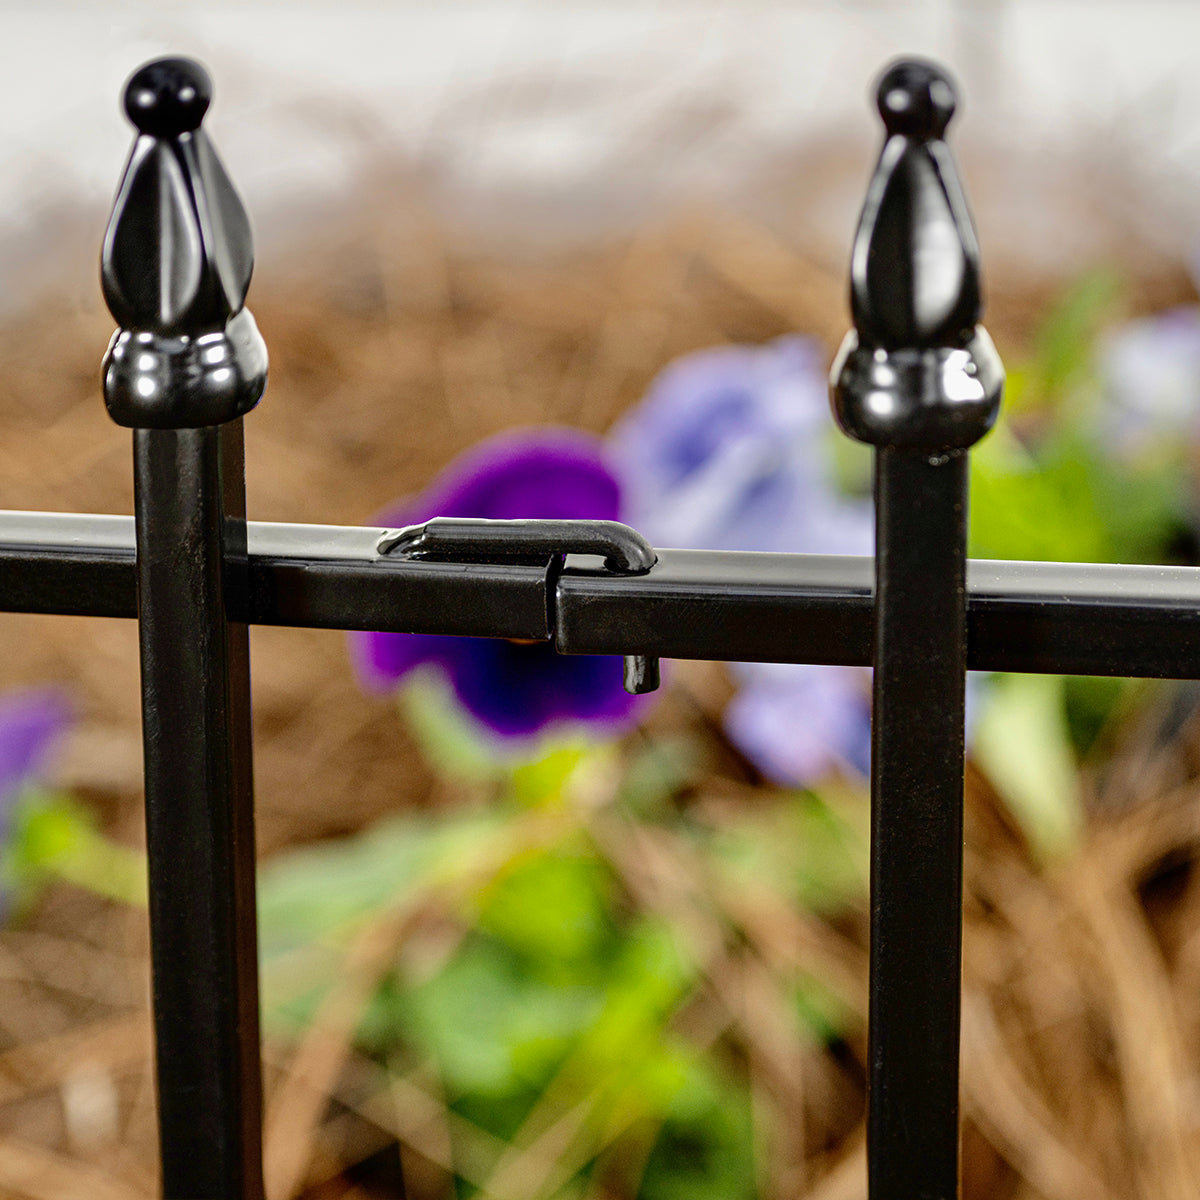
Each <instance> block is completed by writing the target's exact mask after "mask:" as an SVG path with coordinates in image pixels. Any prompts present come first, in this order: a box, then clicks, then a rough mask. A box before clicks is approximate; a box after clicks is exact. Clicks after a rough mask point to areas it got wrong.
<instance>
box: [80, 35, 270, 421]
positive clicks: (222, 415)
mask: <svg viewBox="0 0 1200 1200" xmlns="http://www.w3.org/2000/svg"><path fill="white" fill-rule="evenodd" d="M211 99H212V83H211V81H210V79H209V76H208V72H207V71H206V70H205V69H204V68H203V67H202V66H201V65H200V64H199V63H197V62H193V61H192V60H191V59H187V58H160V59H155V60H154V61H153V62H149V63H146V64H145V65H144V66H142V67H141V68H139V69H138V70H137V71H136V72H134V74H133V75H132V76H131V77H130V79H129V82H128V83H127V84H126V87H125V111H126V113H127V114H128V116H129V119H130V120H131V121H132V122H133V124H134V125H135V126H136V128H137V130H138V136H137V138H136V140H135V141H134V144H133V149H132V151H131V152H130V155H129V161H128V163H127V164H126V167H125V174H124V176H123V177H122V179H121V183H120V186H119V187H118V189H117V198H116V201H115V202H114V205H113V213H112V217H111V218H110V220H109V224H108V230H107V232H106V233H105V237H104V250H103V253H102V256H101V272H100V275H101V283H102V285H103V288H104V298H105V300H106V301H107V303H108V307H109V309H110V311H111V312H112V314H113V316H114V317H115V318H116V319H117V322H118V324H119V325H120V326H121V329H120V330H119V331H118V334H117V336H116V337H115V338H114V340H113V343H112V345H111V346H110V347H109V352H108V355H107V356H106V358H105V365H104V393H105V401H106V403H107V405H108V409H109V413H110V414H111V415H112V417H113V419H114V420H115V421H117V422H118V423H119V424H122V425H131V426H134V427H140V428H152V427H169V428H190V427H198V426H201V425H214V424H219V423H221V422H223V421H228V420H231V419H233V417H236V416H239V415H241V414H242V413H245V412H248V411H249V410H250V409H251V408H253V407H254V405H255V404H256V403H257V402H258V399H259V397H260V396H261V395H262V391H263V387H264V386H265V384H266V374H267V357H266V347H265V346H264V345H263V342H262V338H261V337H260V336H259V333H258V330H257V328H256V327H255V324H254V319H253V318H252V317H251V316H250V314H249V313H248V312H247V311H246V309H245V308H244V305H245V300H246V292H247V290H248V289H249V286H250V275H251V271H252V270H253V266H254V247H253V241H252V238H251V233H250V220H249V218H248V216H247V215H246V210H245V207H244V206H243V204H242V200H241V197H240V196H239V195H238V194H237V191H236V189H235V188H234V186H233V183H232V182H231V181H230V179H229V176H228V175H227V174H226V172H225V168H224V166H223V165H222V163H221V160H220V159H219V158H218V157H217V153H216V151H215V150H214V149H213V146H212V143H211V142H210V141H209V139H208V136H207V134H206V133H205V132H204V130H203V128H202V127H201V123H202V121H203V119H204V115H205V113H206V112H207V111H208V106H209V103H210V101H211Z"/></svg>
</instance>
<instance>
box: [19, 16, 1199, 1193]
mask: <svg viewBox="0 0 1200 1200" xmlns="http://www.w3.org/2000/svg"><path fill="white" fill-rule="evenodd" d="M0 14H2V15H3V21H4V28H5V37H4V39H3V41H2V43H0V111H2V112H4V113H5V114H7V116H6V118H5V119H4V120H3V121H0V125H2V126H3V128H0V364H2V366H3V371H2V374H0V379H2V381H3V382H2V384H0V425H2V436H0V506H3V507H7V508H22V509H53V510H63V511H74V510H78V511H94V512H118V513H128V512H130V511H132V482H131V480H132V476H131V454H130V447H129V439H128V435H127V434H126V433H125V432H124V431H123V430H120V429H118V428H116V427H115V426H114V425H112V424H111V423H110V422H109V421H108V419H107V416H106V414H105V412H104V408H103V403H102V401H101V397H100V390H99V362H100V358H101V355H102V354H103V351H104V347H105V345H106V344H107V340H108V337H109V335H110V333H111V330H112V321H111V318H110V317H109V316H108V314H107V313H106V311H105V310H104V307H103V303H102V300H101V297H100V293H99V288H98V286H97V270H96V265H97V258H98V249H99V245H100V239H101V237H102V235H103V230H104V227H105V223H106V221H107V217H108V210H109V206H110V204H111V198H112V194H113V191H114V188H115V186H116V183H117V180H118V178H119V176H120V171H121V168H122V164H123V162H124V158H125V155H126V154H127V153H128V146H129V144H130V140H131V133H130V129H129V126H128V124H127V122H126V121H125V119H124V117H123V114H122V112H121V108H120V95H121V89H122V86H123V84H124V81H125V79H126V78H127V77H128V75H129V74H130V73H131V72H132V71H133V70H134V69H135V68H136V67H137V66H138V65H139V64H140V63H141V62H142V61H143V60H145V59H147V58H150V57H153V56H156V55H159V54H164V53H173V54H187V55H192V56H195V57H197V58H199V59H201V60H202V61H203V62H204V63H205V64H206V65H207V66H208V68H209V69H210V72H211V74H212V76H213V80H214V85H215V99H214V103H213V107H212V109H211V111H210V115H209V118H208V120H207V128H208V130H209V133H210V134H211V136H212V137H213V138H214V140H215V143H216V145H217V147H218V149H219V151H220V153H221V154H222V157H223V158H224V161H225V163H226V165H227V167H228V169H229V172H230V174H231V175H232V177H233V179H234V180H235V182H236V183H237V184H238V186H239V187H240V189H241V191H242V193H243V196H244V199H245V201H246V204H247V207H248V208H249V210H250V212H251V215H252V218H253V220H254V223H255V229H256V237H257V245H258V249H259V253H258V262H257V267H256V273H255V281H254V284H253V286H252V288H251V293H250V302H249V306H250V308H251V309H252V311H253V312H254V313H255V316H256V318H257V320H258V322H259V325H260V328H261V329H262V331H263V334H264V336H265V337H266V340H267V343H268V346H269V348H270V351H271V364H272V365H271V370H272V375H271V382H270V385H269V387H268V391H267V394H266V397H265V398H264V400H263V402H262V404H261V405H260V407H259V408H258V409H257V410H256V411H255V412H254V413H253V414H252V415H251V416H250V417H249V418H248V419H247V422H246V437H247V464H248V466H247V470H248V491H249V511H250V515H251V517H253V518H256V519H261V520H287V521H305V522H320V523H346V524H357V523H368V524H375V523H380V522H384V521H386V522H389V523H390V522H392V521H401V520H408V519H418V518H420V517H422V516H425V515H432V511H431V509H440V510H442V511H445V510H446V506H447V505H453V504H458V503H461V504H463V505H468V506H469V505H470V504H471V503H482V502H481V501H479V500H478V496H479V495H480V494H482V490H487V489H482V487H481V485H480V486H477V484H478V481H479V480H481V479H482V480H486V481H487V482H488V488H489V489H490V491H488V494H489V495H491V496H492V497H493V501H492V502H493V503H494V504H495V505H497V506H498V508H496V510H494V511H486V512H485V511H480V512H478V513H477V514H476V515H484V516H501V515H517V514H516V513H515V512H512V511H509V510H508V509H506V508H505V506H506V505H512V504H523V505H534V506H538V505H540V506H541V509H540V510H539V511H538V512H536V513H535V512H532V511H530V512H528V513H526V514H523V515H545V516H552V515H579V516H585V515H597V516H609V515H616V516H619V517H620V518H621V519H623V520H627V521H629V522H630V523H631V524H634V525H635V526H637V527H638V528H640V529H643V530H644V531H645V532H646V533H647V534H648V535H649V536H650V537H651V539H652V540H654V541H655V542H656V543H657V544H660V545H694V546H714V547H721V548H730V549H779V550H792V551H799V552H821V553H839V552H840V553H869V552H870V545H871V532H870V515H869V496H868V489H869V464H868V463H867V461H866V459H865V457H864V456H863V455H862V454H859V453H857V452H856V451H855V449H854V448H853V447H851V446H849V445H847V444H845V443H844V442H843V441H842V440H841V439H839V437H838V436H837V435H836V434H835V433H834V432H833V429H832V423H831V422H830V421H829V420H828V411H827V403H826V400H825V392H824V382H823V380H824V374H825V372H826V370H827V368H828V364H829V362H830V361H831V359H832V356H833V353H834V350H835V349H836V346H837V344H838V342H839V340H840V338H841V336H842V334H843V333H844V332H845V330H846V328H847V327H848V323H849V316H848V306H847V303H846V293H847V263H848V254H849V247H850V241H851V238H852V235H853V231H854V227H855V223H856V221H857V215H858V209H859V205H860V204H861V201H862V196H863V193H864V190H865V187H866V184H867V181H868V179H869V177H870V172H871V169H872V166H873V163H874V158H875V155H876V154H877V151H878V142H879V127H878V120H877V118H876V116H875V113H874V106H873V98H872V95H871V93H872V85H873V81H874V79H875V78H876V76H877V74H878V72H879V70H880V69H881V67H882V66H883V65H884V64H885V63H886V62H887V61H888V60H889V59H890V58H892V57H894V56H895V55H897V54H901V53H906V54H907V53H918V54H922V55H927V56H929V57H933V58H936V59H938V60H940V61H942V62H944V63H945V64H946V65H947V66H948V67H949V68H950V70H951V71H952V72H953V74H954V75H955V77H956V79H957V81H958V83H959V87H960V93H961V96H962V104H961V107H960V113H959V116H958V118H957V119H956V120H955V122H954V124H953V125H952V126H951V131H950V140H951V143H952V145H953V146H954V148H955V151H956V153H957V155H958V158H959V162H960V164H961V168H962V174H963V178H964V181H965V185H966V188H967V192H968V195H969V197H970V200H971V202H972V205H973V209H974V212H975V216H976V220H977V224H978V230H979V236H980V242H981V245H982V248H983V263H984V273H985V285H986V287H987V297H988V307H987V312H986V315H985V322H986V324H987V326H988V328H989V330H990V331H991V333H992V336H993V339H994V340H995V342H996V344H997V347H998V349H999V351H1000V353H1001V355H1002V357H1003V358H1004V359H1005V362H1006V365H1007V367H1008V371H1009V388H1008V393H1007V396H1006V409H1005V415H1004V417H1003V418H1002V421H1001V424H1000V426H999V427H998V428H997V430H996V431H995V432H994V433H993V434H992V435H991V436H990V437H989V439H988V440H987V442H986V443H984V445H982V446H981V447H980V449H979V451H978V452H977V453H976V455H975V456H974V457H975V463H974V468H973V481H972V483H973V493H972V503H973V511H972V532H971V537H972V553H973V554H974V555H975V556H977V557H1023V558H1045V559H1067V560H1070V559H1077V560H1097V561H1128V562H1175V563H1190V564H1193V565H1195V564H1197V563H1198V562H1200V510H1198V508H1197V490H1196V489H1197V476H1196V471H1197V466H1198V463H1200V419H1198V418H1200V309H1198V308H1197V307H1196V283H1195V271H1196V269H1197V264H1198V263H1200V76H1197V73H1196V71H1195V69H1194V62H1193V61H1192V58H1193V57H1194V55H1193V54H1192V49H1191V48H1192V47H1194V46H1195V45H1196V44H1197V41H1198V40H1200V10H1193V9H1192V8H1190V7H1189V6H1187V5H1183V4H1180V3H1178V2H1176V0H1157V2H1155V0H1144V2H1143V3H1140V4H1138V5H1131V4H1128V3H1124V2H1118V0H1112V2H1092V3H1087V4H1084V3H1070V2H1066V0H1040V2H1036V3H1035V2H1034V0H1009V2H1007V3H1005V2H999V0H998V2H996V3H985V2H983V0H976V2H973V3H968V2H965V0H959V2H954V0H939V2H936V3H935V2H930V3H906V4H900V3H889V2H886V0H874V2H870V3H868V2H865V0H864V2H861V3H844V4H833V3H803V2H799V0H796V2H792V3H786V4H784V3H765V2H763V3H758V2H755V0H746V2H743V3H733V2H709V3H700V2H691V0H679V2H677V3H665V2H657V3H640V4H635V3H632V2H630V3H615V4H600V3H595V4H590V3H577V2H573V0H560V2H558V3H553V4H551V3H541V2H537V0H524V2H522V0H473V2H466V0H447V2H445V3H443V4H441V5H438V6H436V7H434V6H425V5H420V4H415V3H392V4H384V3H375V4H366V3H345V2H343V3H340V4H337V5H334V4H330V3H327V2H321V0H310V2H309V3H291V2H284V0H277V2H273V0H252V2H247V3H237V4H207V5H204V6H200V5H195V4H191V3H182V2H181V3H177V4H170V3H157V4H153V5H151V4H138V5H123V4H111V5H105V6H104V7H103V8H101V7H98V6H90V5H82V4H66V3H57V2H46V3H43V4H41V5H38V6H32V5H24V4H16V3H9V4H3V5H0ZM497 438H498V439H499V440H496V439H497ZM681 463H683V464H684V465H683V466H681V465H680V464H681ZM517 493H520V497H521V498H520V499H519V500H517V499H514V498H513V497H514V496H515V495H516V494H517ZM468 497H472V498H471V499H468ZM485 507H486V505H485ZM500 509H505V511H499V510H500ZM462 515H470V514H466V513H464V514H462ZM456 653H457V652H456ZM252 655H253V664H254V680H255V689H254V702H255V723H256V725H255V733H256V753H257V757H256V782H257V804H258V809H257V811H258V821H259V841H260V848H261V853H262V858H263V865H262V873H261V881H260V888H261V906H260V907H261V931H260V933H261V942H262V956H263V1011H264V1031H265V1038H266V1043H265V1049H264V1057H265V1071H266V1085H267V1101H268V1111H267V1155H266V1162H267V1172H268V1192H269V1195H270V1197H271V1200H286V1198H289V1197H305V1198H308V1200H334V1198H353V1200H366V1198H372V1200H373V1198H382V1197H398V1196H407V1197H412V1198H414V1200H426V1198H428V1200H442V1198H445V1197H451V1196H455V1197H469V1196H476V1195H478V1196H486V1197H490V1198H493V1200H510V1198H511V1200H551V1198H559V1197H562V1198H564V1200H565V1198H568V1197H570V1198H575V1197H579V1198H584V1197H587V1198H592V1197H595V1198H600V1197H604V1198H610V1197H611V1198H613V1200H617V1198H626V1197H628V1198H631V1200H632V1198H633V1197H640V1198H642V1200H690V1198H691V1197H700V1196H704V1197H706V1198H707V1200H727V1198H728V1200H743V1198H745V1200H749V1198H751V1197H756V1198H757V1197H761V1198H763V1200H784V1198H791V1197H814V1198H819V1200H843V1198H844V1200H854V1198H856V1197H862V1196H864V1195H865V1165H864V1156H863V1136H864V1130H863V1113H864V1095H863V1081H864V1061H865V1052H866V1046H865V1002H866V816H867V807H866V806H867V800H866V796H867V785H866V780H865V776H864V768H865V757H864V755H865V738H866V735H867V729H868V725H867V721H868V704H869V700H868V697H869V677H868V676H867V675H866V674H865V673H863V672H857V671H848V670H847V671H829V670H827V671H814V670H809V669H804V668H800V669H784V670H770V669H765V668H751V667H746V666H744V665H743V666H739V665H733V666H728V667H727V666H721V665H717V664H705V663H675V664H670V665H669V668H668V671H667V678H666V686H665V687H664V689H663V692H662V693H661V694H660V695H659V696H657V697H655V698H654V699H653V700H652V701H651V702H648V703H646V704H644V705H641V706H638V707H632V708H631V707H629V706H627V705H624V704H623V703H622V702H621V701H620V699H619V698H618V696H617V693H619V688H617V689H615V690H614V688H613V686H612V677H611V673H610V674H606V673H605V672H606V670H607V668H606V667H605V666H604V665H603V664H601V665H600V666H597V667H596V668H595V670H592V669H591V668H590V667H589V666H588V665H587V663H585V662H583V660H574V661H572V662H571V663H568V664H567V665H566V666H565V667H564V666H563V664H562V663H557V662H547V661H546V659H545V658H544V657H541V656H539V654H538V648H537V647H509V646H507V645H505V646H501V647H493V648H491V650H487V649H486V648H485V649H484V650H480V649H479V648H478V646H475V647H472V648H469V649H468V650H467V651H464V652H463V653H462V654H459V655H458V656H457V657H455V656H454V655H448V654H447V653H445V652H443V651H442V650H439V649H438V648H436V647H431V646H430V645H428V644H416V643H412V642H408V641H404V640H393V641H389V640H387V639H383V640H380V639H374V638H370V637H362V638H357V639H351V640H349V641H348V639H347V638H345V637H344V636H342V635H340V634H335V633H329V632H321V631H301V630H281V629H265V628H264V629H255V630H254V631H252ZM581 663H582V664H583V665H581ZM608 665H609V666H611V664H608ZM618 676H619V671H618ZM480 681H482V682H480ZM0 688H2V689H3V690H2V692H0V835H2V838H3V844H2V846H0V918H2V921H3V923H2V925H0V1192H2V1193H3V1194H5V1195H14V1196H20V1197H30V1198H32V1200H48V1198H52V1197H53V1198H57V1197H72V1196H77V1195H84V1194H90V1195H93V1196H95V1197H97V1198H98V1200H107V1198H108V1197H113V1198H117V1197H121V1198H133V1197H145V1196H150V1195H153V1194H155V1170H156V1166H155V1131H154V1108H153V1081H152V1074H151V1070H150V1058H149V1055H150V1040H149V1026H148V1018H147V1003H148V964H147V957H146V955H147V948H146V941H147V939H146V928H145V924H146V922H145V900H144V888H145V884H144V861H143V857H142V849H141V847H142V846H143V844H144V842H143V835H142V817H141V807H140V806H141V796H140V786H141V784H140V773H141V743H140V723H139V703H140V700H139V688H138V672H137V639H136V629H135V628H134V627H133V625H132V623H122V622H115V621H103V620H90V619H89V620H84V619H74V618H59V617H53V618H51V617H29V616H12V615H4V616H2V617H0ZM1197 697H1198V693H1197V691H1196V690H1195V688H1194V687H1193V685H1190V684H1178V683H1172V684H1148V683H1127V682H1124V681H1104V680H1063V679H1058V678H1052V677H1040V676H1039V677H1022V678H1018V677H1011V678H1009V677H987V678H985V677H978V678H975V677H973V678H972V681H971V704H970V708H971V711H970V714H969V725H970V739H971V740H970V759H971V761H970V765H969V768H968V777H967V829H968V834H967V860H966V861H967V887H966V916H965V947H964V1019H963V1056H964V1076H963V1114H964V1133H963V1176H964V1185H963V1186H964V1195H965V1196H966V1197H968V1198H969V1200H974V1198H982V1197H988V1198H1008V1197H1012V1198H1020V1200H1075V1198H1077V1197H1078V1196H1080V1195H1088V1196H1094V1197H1097V1198H1111V1200H1118V1198H1120V1200H1125V1198H1130V1200H1134V1198H1138V1200H1140V1198H1143V1197H1144V1198H1145V1200H1151V1198H1154V1200H1161V1198H1164V1197H1165V1198H1168V1200H1174V1198H1178V1200H1184V1198H1190V1197H1193V1196H1195V1195H1196V1194H1197V1187H1198V1185H1200V1074H1198V1068H1200V1001H1198V997H1200V935H1197V932H1196V930H1197V929H1198V928H1200V921H1198V920H1197V918H1198V917H1200V894H1198V889H1197V886H1196V883H1195V869H1194V867H1195V862H1196V856H1197V852H1198V846H1200V804H1198V801H1200V791H1198V787H1200V784H1198V781H1197V772H1198V771H1200V731H1198V729H1197V724H1196V719H1195V710H1196V702H1197ZM180 869H181V870H186V869H187V865H186V864H181V866H180Z"/></svg>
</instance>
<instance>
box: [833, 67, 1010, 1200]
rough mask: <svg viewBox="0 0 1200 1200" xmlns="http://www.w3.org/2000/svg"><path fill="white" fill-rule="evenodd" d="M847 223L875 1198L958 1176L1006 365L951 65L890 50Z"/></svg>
mask: <svg viewBox="0 0 1200 1200" xmlns="http://www.w3.org/2000/svg"><path fill="white" fill-rule="evenodd" d="M878 104H879V112H880V116H881V117H882V118H883V122H884V126H885V128H886V135H887V136H886V140H885V141H884V146H883V152H882V153H881V154H880V157H879V162H878V164H877V166H876V168H875V174H874V176H873V178H872V180H871V184H870V186H869V188H868V189H867V198H866V203H865V205H864V207H863V212H862V217H861V219H860V221H859V226H858V232H857V234H856V235H855V239H854V249H853V254H852V258H851V272H850V275H851V280H850V301H851V311H852V313H853V316H854V324H855V331H854V332H853V333H851V335H850V336H849V337H848V338H847V339H846V341H845V343H844V344H843V346H842V350H841V352H840V354H839V355H838V359H837V361H836V362H835V363H834V366H833V372H832V375H831V397H832V400H833V408H834V415H835V416H836V418H837V420H838V422H839V424H840V425H841V426H842V428H843V430H845V432H846V433H848V434H849V435H850V436H851V437H856V438H858V439H859V440H861V441H865V442H868V443H869V444H871V445H873V446H874V447H875V639H874V654H873V661H874V667H875V673H874V684H873V687H874V702H873V708H872V719H871V737H872V740H871V953H870V979H871V997H870V1018H869V1031H868V1056H869V1064H868V1076H867V1178H868V1191H869V1195H870V1196H871V1198H872V1200H895V1198H896V1197H901V1196H914V1197H917V1196H919V1197H922V1198H923V1200H953V1198H954V1197H955V1196H957V1194H958V1142H959V1127H958V1043H959V1018H960V1007H961V999H960V990H961V988H960V974H961V971H960V965H961V942H962V802H963V768H964V749H963V738H964V694H965V681H966V670H967V595H966V558H967V555H966V544H967V454H966V448H967V447H969V446H970V445H972V444H973V443H974V442H976V441H978V440H979V438H981V437H982V436H983V435H984V434H985V433H986V432H987V431H988V430H989V429H990V428H991V426H992V424H993V422H994V421H995V419H996V415H997V413H998V412H999V405H1000V394H1001V390H1002V386H1003V380H1004V373H1003V370H1002V368H1001V366H1000V361H999V358H998V356H997V355H996V352H995V350H994V349H993V347H992V344H991V341H990V339H988V337H987V335H986V334H985V333H984V332H983V331H982V330H980V329H979V328H978V326H977V322H978V320H979V316H980V310H981V305H982V301H981V295H980V285H979V247H978V245H977V244H976V241H975V232H974V229H973V228H972V225H971V218H970V214H969V212H968V210H967V204H966V199H965V197H964V196H963V192H962V188H961V185H960V184H959V181H958V172H957V168H956V167H955V164H954V160H953V158H952V156H951V154H950V151H949V149H948V147H947V146H946V143H945V142H944V141H943V140H942V138H943V134H944V133H945V131H946V126H947V124H948V122H949V120H950V118H951V117H952V116H953V114H954V110H955V107H956V104H957V100H956V97H955V94H954V88H953V86H952V85H951V83H950V80H949V78H948V77H947V76H946V74H945V73H944V72H943V71H942V70H941V69H940V68H938V67H936V66H934V65H933V64H931V63H928V62H925V61H923V60H919V59H910V60H902V61H899V62H896V63H893V64H892V65H891V66H890V67H889V68H888V69H887V70H886V71H885V72H884V73H883V76H882V78H881V79H880V81H879V86H878Z"/></svg>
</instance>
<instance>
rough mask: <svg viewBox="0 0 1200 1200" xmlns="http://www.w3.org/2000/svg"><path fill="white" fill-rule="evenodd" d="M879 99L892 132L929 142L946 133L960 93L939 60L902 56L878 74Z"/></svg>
mask: <svg viewBox="0 0 1200 1200" xmlns="http://www.w3.org/2000/svg"><path fill="white" fill-rule="evenodd" d="M876 100H877V103H878V105H879V115H880V116H881V117H882V118H883V123H884V125H885V126H887V131H888V133H889V134H896V133H899V134H903V135H904V136H905V137H910V138H916V139H917V140H919V141H929V140H931V139H933V138H940V137H943V136H944V135H945V132H946V126H947V125H949V124H950V118H951V117H953V116H954V110H955V108H956V107H957V106H958V93H957V91H956V90H955V87H954V83H953V81H952V80H951V78H950V76H949V75H947V74H946V72H945V71H943V70H942V68H941V67H939V66H938V65H937V64H936V63H931V62H929V61H927V60H926V59H923V58H899V59H897V60H896V61H895V62H894V63H892V64H891V65H890V66H888V67H887V68H886V69H885V70H884V72H883V74H882V75H881V76H880V77H879V87H878V90H877V92H876Z"/></svg>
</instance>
